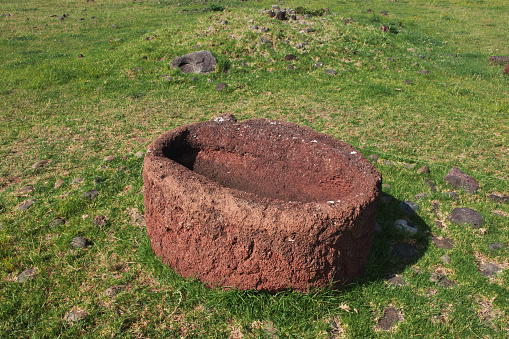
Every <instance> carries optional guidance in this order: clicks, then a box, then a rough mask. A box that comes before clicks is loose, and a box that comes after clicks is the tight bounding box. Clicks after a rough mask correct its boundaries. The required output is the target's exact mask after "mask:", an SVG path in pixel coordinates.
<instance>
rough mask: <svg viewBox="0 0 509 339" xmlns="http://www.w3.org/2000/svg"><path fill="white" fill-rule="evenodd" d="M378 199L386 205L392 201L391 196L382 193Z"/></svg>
mask: <svg viewBox="0 0 509 339" xmlns="http://www.w3.org/2000/svg"><path fill="white" fill-rule="evenodd" d="M380 200H382V202H383V203H384V204H386V205H388V204H390V203H391V202H392V199H391V197H389V196H387V195H383V196H382V197H380Z"/></svg>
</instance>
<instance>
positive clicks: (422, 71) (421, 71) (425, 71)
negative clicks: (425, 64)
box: [417, 69, 429, 74]
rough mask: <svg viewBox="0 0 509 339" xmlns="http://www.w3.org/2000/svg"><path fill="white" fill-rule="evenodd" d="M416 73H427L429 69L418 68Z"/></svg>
mask: <svg viewBox="0 0 509 339" xmlns="http://www.w3.org/2000/svg"><path fill="white" fill-rule="evenodd" d="M417 73H421V74H429V71H428V70H425V69H423V70H420V71H417Z"/></svg>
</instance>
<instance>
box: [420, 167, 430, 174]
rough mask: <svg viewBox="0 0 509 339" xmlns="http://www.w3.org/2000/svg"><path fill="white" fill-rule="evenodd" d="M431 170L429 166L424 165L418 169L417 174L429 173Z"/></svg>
mask: <svg viewBox="0 0 509 339" xmlns="http://www.w3.org/2000/svg"><path fill="white" fill-rule="evenodd" d="M429 172H430V171H429V167H428V166H427V165H424V166H422V167H421V168H419V169H418V170H417V174H428V173H429Z"/></svg>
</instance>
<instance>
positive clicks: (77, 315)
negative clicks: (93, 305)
mask: <svg viewBox="0 0 509 339" xmlns="http://www.w3.org/2000/svg"><path fill="white" fill-rule="evenodd" d="M86 317H88V312H87V311H85V310H82V309H79V308H78V309H75V310H73V311H71V312H69V313H67V314H66V315H65V317H64V320H65V321H68V322H71V323H74V322H78V321H80V320H84V319H85V318H86Z"/></svg>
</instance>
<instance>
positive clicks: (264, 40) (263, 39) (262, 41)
mask: <svg viewBox="0 0 509 339" xmlns="http://www.w3.org/2000/svg"><path fill="white" fill-rule="evenodd" d="M258 40H259V41H260V43H261V44H266V43H268V42H269V40H267V39H265V38H264V37H261V38H260V39H258Z"/></svg>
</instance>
